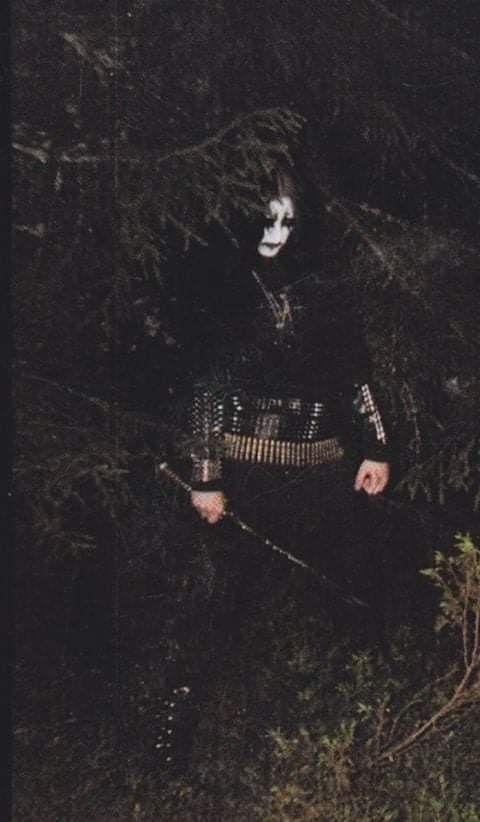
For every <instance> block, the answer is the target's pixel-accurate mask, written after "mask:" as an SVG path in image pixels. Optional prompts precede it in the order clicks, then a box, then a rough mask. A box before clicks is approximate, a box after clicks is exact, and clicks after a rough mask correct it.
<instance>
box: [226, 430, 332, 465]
mask: <svg viewBox="0 0 480 822" xmlns="http://www.w3.org/2000/svg"><path fill="white" fill-rule="evenodd" d="M224 444H225V452H224V453H225V457H227V459H231V460H236V461H238V462H252V463H263V464H267V465H289V466H296V467H302V466H306V465H321V464H322V463H325V462H336V461H337V460H340V459H341V458H342V457H343V454H344V451H343V448H342V447H341V445H340V443H339V441H338V438H337V437H331V438H330V439H328V440H317V441H314V442H310V441H306V442H290V441H288V440H275V439H263V438H261V437H249V436H247V435H246V434H227V433H226V434H224Z"/></svg>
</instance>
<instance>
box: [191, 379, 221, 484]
mask: <svg viewBox="0 0 480 822" xmlns="http://www.w3.org/2000/svg"><path fill="white" fill-rule="evenodd" d="M191 420H192V447H191V459H192V487H193V488H194V490H198V491H199V490H204V491H214V490H220V489H221V487H222V482H221V480H222V454H223V428H224V400H223V397H222V396H220V395H219V394H218V393H217V392H215V391H213V390H212V389H211V388H209V387H208V386H205V385H201V386H197V387H196V388H195V391H194V396H193V404H192V417H191Z"/></svg>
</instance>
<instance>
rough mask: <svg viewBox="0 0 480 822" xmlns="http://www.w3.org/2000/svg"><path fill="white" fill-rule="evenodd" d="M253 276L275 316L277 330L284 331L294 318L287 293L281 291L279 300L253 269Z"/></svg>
mask: <svg viewBox="0 0 480 822" xmlns="http://www.w3.org/2000/svg"><path fill="white" fill-rule="evenodd" d="M252 274H253V277H254V279H255V280H256V282H257V284H258V285H259V286H260V288H261V289H262V291H263V294H264V296H265V299H266V301H267V303H268V306H269V308H270V310H271V312H272V314H273V317H274V320H275V328H277V329H278V330H279V331H283V330H284V329H285V326H286V325H287V323H288V325H289V326H291V324H292V321H293V317H292V309H291V307H290V303H289V301H288V296H287V293H286V292H285V291H281V292H280V293H279V295H278V296H279V299H277V298H276V297H275V295H274V293H273V292H272V291H270V289H268V288H267V287H266V285H265V284H264V283H263V281H262V279H261V278H260V276H259V274H257V272H256V271H255V270H253V269H252Z"/></svg>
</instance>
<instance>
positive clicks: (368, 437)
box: [344, 309, 390, 462]
mask: <svg viewBox="0 0 480 822" xmlns="http://www.w3.org/2000/svg"><path fill="white" fill-rule="evenodd" d="M346 323H347V325H346V327H345V326H344V328H345V339H346V338H348V340H349V343H348V345H347V346H346V349H345V351H346V358H347V360H348V363H347V364H346V372H347V373H349V374H350V377H349V380H348V382H349V385H350V388H349V391H348V392H347V393H348V394H349V396H350V400H349V402H350V403H351V405H350V409H349V412H348V413H349V416H350V419H351V420H352V422H353V428H354V431H355V432H356V439H357V444H358V450H359V456H360V458H361V459H369V460H373V461H375V462H389V460H390V453H389V452H390V448H389V445H390V444H389V441H388V433H387V426H386V424H385V420H384V418H383V416H382V413H381V410H380V408H379V405H378V402H377V399H376V396H375V394H376V392H375V387H374V385H373V380H372V367H371V361H370V355H369V351H368V348H367V345H366V342H365V337H364V334H363V329H362V324H361V321H360V318H359V316H358V313H356V312H352V310H351V309H350V311H349V312H348V313H347V320H346ZM347 328H348V330H347ZM344 356H345V354H344ZM345 400H347V397H345Z"/></svg>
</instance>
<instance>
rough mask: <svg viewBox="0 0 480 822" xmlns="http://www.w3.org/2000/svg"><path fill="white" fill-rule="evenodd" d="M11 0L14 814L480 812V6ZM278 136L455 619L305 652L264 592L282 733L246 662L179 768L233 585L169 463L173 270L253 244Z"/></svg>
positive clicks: (365, 0)
mask: <svg viewBox="0 0 480 822" xmlns="http://www.w3.org/2000/svg"><path fill="white" fill-rule="evenodd" d="M16 5H17V8H16V14H15V21H14V28H15V32H14V57H15V61H16V64H17V66H18V69H17V79H16V85H15V89H14V116H15V124H14V158H15V192H14V210H15V252H16V258H15V259H16V271H15V281H14V290H15V294H14V307H15V347H16V362H15V378H16V397H15V405H16V418H17V422H16V464H15V481H16V497H17V512H18V526H17V534H18V565H17V571H16V580H15V586H16V597H17V602H18V609H17V626H16V630H17V641H18V670H17V686H16V702H17V709H16V737H15V738H16V740H17V750H16V757H17V777H16V797H17V798H16V801H17V811H16V813H17V818H18V819H22V820H23V819H25V820H27V819H35V820H36V821H37V820H38V822H41V820H42V819H45V820H47V819H48V820H51V819H53V818H59V819H60V818H65V819H72V820H73V819H76V818H77V817H78V818H79V819H80V818H81V819H85V818H89V819H92V820H95V822H96V820H99V822H100V820H101V819H105V820H107V819H108V820H110V819H112V818H118V819H125V820H127V819H132V820H135V819H145V820H147V819H161V818H175V817H176V816H177V817H178V808H181V814H182V817H181V818H182V819H185V820H188V819H189V818H191V819H194V818H205V819H209V818H212V819H218V818H225V819H229V818H235V819H242V818H244V819H255V818H259V819H295V818H302V819H303V818H305V819H308V818H312V819H323V818H325V819H332V820H334V819H343V820H347V819H355V820H357V819H365V820H367V819H368V820H370V819H371V820H375V819H392V820H400V819H411V820H412V821H413V820H417V819H422V818H423V819H442V822H443V820H444V819H446V820H448V819H451V820H452V822H453V820H455V821H456V820H459V821H460V820H461V822H474V820H476V819H478V818H479V812H478V807H479V806H480V797H479V796H478V785H477V782H478V780H476V779H475V776H474V773H475V768H474V765H475V761H476V759H475V758H477V759H478V742H477V741H476V740H477V738H478V610H475V608H476V607H477V606H476V604H475V599H474V592H475V591H476V590H478V561H479V560H478V551H477V549H476V548H475V547H474V542H475V540H473V541H471V540H470V539H469V538H467V537H464V538H463V539H462V541H461V542H460V544H459V553H457V554H454V555H453V556H450V555H449V553H448V547H449V538H450V534H451V531H452V530H462V531H466V530H467V529H470V530H471V532H472V534H473V535H474V537H476V536H477V529H478V525H477V516H476V513H475V512H476V511H477V509H478V506H479V504H480V482H479V480H480V476H479V459H478V456H479V453H478V452H479V440H478V404H479V399H480V397H479V376H478V374H479V369H478V366H479V356H478V350H479V347H478V331H477V326H478V316H479V309H480V304H479V296H478V293H479V292H478V286H477V282H476V281H477V269H478V253H479V248H478V236H477V233H476V229H477V228H478V188H479V184H480V169H479V163H478V160H479V158H478V145H477V144H478V120H477V111H478V88H479V83H478V69H477V67H476V62H475V58H476V48H477V43H476V34H475V32H476V30H477V29H478V24H479V11H478V4H477V3H476V2H473V0H472V2H470V1H469V0H468V1H467V2H464V3H462V4H461V8H459V7H458V4H451V3H446V2H443V0H442V2H440V3H439V2H433V0H428V2H426V3H423V4H422V5H421V7H420V6H419V4H418V3H415V2H413V0H402V1H401V2H393V0H383V1H382V2H380V0H358V2H355V3H351V2H349V0H332V2H330V3H328V4H327V3H317V2H311V1H310V0H309V1H308V2H305V3H303V4H301V5H299V4H298V3H293V2H290V0H275V2H273V0H265V2H262V3H260V4H253V8H252V4H251V3H250V2H247V0H236V2H235V3H233V2H230V0H215V2H209V3H203V2H200V0H191V2H188V3H186V2H185V3H182V2H180V3H179V2H177V1H176V0H175V2H170V0H162V2H156V0H125V2H120V0H116V2H115V4H113V6H112V5H111V4H106V5H105V4H104V5H103V6H101V7H99V5H98V3H97V2H95V3H93V2H90V0H83V2H82V3H81V4H80V3H78V2H76V0H61V2H60V3H56V4H55V8H54V9H52V10H49V11H48V13H46V12H45V5H44V4H43V3H41V2H40V0H19V2H17V4H16ZM39 67H40V68H39ZM32 89H34V92H35V93H34V95H32ZM279 158H280V159H282V160H286V161H287V162H290V161H294V162H295V164H296V167H297V168H298V170H299V171H300V173H301V175H302V177H303V179H304V180H305V181H306V183H307V187H308V190H309V192H310V193H311V194H312V202H316V203H317V210H316V211H315V213H314V215H313V217H311V219H312V223H313V224H312V226H311V228H312V235H313V236H314V237H316V238H318V240H319V241H318V249H315V250H317V251H318V255H319V260H320V265H321V266H322V269H323V271H324V272H326V273H327V274H329V275H331V276H332V278H336V277H338V276H341V277H343V278H345V280H346V281H347V282H348V284H349V287H350V289H351V294H352V299H355V301H356V304H357V305H358V306H359V311H360V313H361V316H362V318H363V322H364V327H365V331H366V334H367V339H368V341H369V345H370V349H371V353H372V356H373V359H374V364H375V373H376V379H377V382H378V385H379V389H380V395H381V401H382V404H383V405H384V406H385V409H386V410H387V416H388V417H389V419H390V427H391V433H392V439H393V441H394V444H395V476H394V480H395V483H394V484H395V489H394V490H395V493H394V494H391V495H390V497H388V498H387V500H386V501H385V503H384V504H385V506H388V507H389V509H391V510H392V511H393V512H400V514H399V516H404V523H405V522H406V521H407V520H408V523H409V524H408V526H407V525H405V524H404V526H403V527H404V530H403V531H402V535H401V539H404V542H405V545H403V546H402V551H403V553H402V552H400V555H399V558H392V562H394V561H396V562H398V564H402V563H403V562H404V560H405V558H408V557H409V555H411V554H413V553H414V551H415V546H416V545H418V544H419V543H420V542H421V541H422V540H423V539H425V543H426V544H425V545H422V548H424V549H425V553H427V554H428V552H429V551H430V550H431V547H432V545H437V543H436V539H437V536H439V535H440V536H441V541H440V550H441V553H440V554H438V555H437V559H436V563H435V564H434V566H433V569H432V570H431V571H430V572H429V576H430V578H431V580H432V581H433V583H434V584H435V585H436V586H437V588H438V592H439V596H440V597H441V618H442V620H443V623H444V624H443V626H441V627H442V631H441V632H440V634H439V636H438V637H437V638H433V639H432V637H431V635H430V634H429V630H428V625H426V624H422V623H421V624H420V625H416V626H415V627H414V628H412V629H411V630H412V631H413V634H412V633H410V634H409V633H408V631H405V632H404V633H403V634H402V633H400V635H398V636H397V637H396V639H395V641H393V642H392V647H391V650H390V658H389V661H388V662H387V661H385V659H382V658H377V656H376V655H375V654H374V653H373V652H371V651H368V650H367V651H365V652H362V653H359V652H358V651H356V652H353V651H352V649H351V648H348V647H345V646H339V645H338V644H337V639H336V638H335V637H333V636H331V635H329V634H328V632H326V635H325V638H324V640H323V641H322V647H321V648H318V649H312V648H306V647H305V643H304V639H303V633H302V625H301V624H299V625H294V626H292V631H291V633H289V635H288V636H280V635H278V633H276V630H275V629H276V627H277V628H278V625H276V621H275V619H276V618H275V615H272V624H271V626H270V632H271V636H272V654H271V657H272V658H271V661H270V663H269V665H270V667H269V666H266V667H264V668H262V669H261V670H258V671H254V670H253V668H254V667H255V660H250V659H249V654H248V647H245V648H243V649H242V651H241V654H242V656H241V660H242V662H243V663H245V665H246V666H247V667H248V666H250V668H251V669H252V670H251V671H250V673H251V683H254V685H255V688H256V690H257V691H258V693H262V694H263V695H264V696H265V698H267V697H268V696H269V695H270V694H271V693H272V686H275V687H274V691H275V693H276V696H275V700H276V703H275V704H278V707H279V712H280V713H281V714H282V715H283V716H284V718H285V721H284V724H283V725H282V726H279V727H278V728H272V727H270V728H269V729H267V730H266V734H267V735H266V736H264V737H263V738H262V741H261V744H260V747H258V745H259V743H258V738H257V731H258V728H257V726H256V725H255V722H254V721H253V719H249V718H248V717H247V718H245V706H246V705H248V700H249V699H251V695H252V692H251V687H252V686H249V687H247V686H246V684H245V683H244V682H243V681H242V680H241V679H240V680H239V678H238V672H235V670H233V669H231V670H226V671H225V677H224V679H223V680H222V681H221V682H219V683H218V684H217V691H216V692H213V693H212V694H211V698H210V702H209V707H208V708H207V709H206V712H205V715H204V717H203V718H202V721H201V727H202V728H203V733H204V739H206V740H207V743H206V746H205V747H202V746H201V745H200V742H199V741H198V740H197V743H196V744H197V748H196V749H194V763H195V766H196V770H195V777H194V780H193V781H188V780H187V781H185V782H182V781H181V780H180V779H178V780H176V781H175V779H174V778H173V776H172V775H171V774H170V775H168V774H166V773H165V772H164V771H162V770H161V768H160V767H159V766H158V762H156V761H155V760H154V759H153V758H152V756H153V755H152V751H151V739H150V736H149V734H150V730H151V715H152V711H153V708H152V706H153V705H154V704H156V700H157V699H160V700H163V698H164V696H165V693H166V692H167V691H168V687H169V677H170V674H171V669H172V667H174V666H175V659H176V658H177V655H178V651H179V647H180V646H182V645H184V646H185V647H187V648H188V649H189V650H190V651H191V663H190V665H191V667H190V669H188V670H187V671H186V672H185V673H186V676H187V678H188V677H193V679H194V678H195V674H196V669H195V661H194V659H195V651H196V649H197V644H196V643H198V647H200V645H201V641H200V640H201V637H200V636H198V637H197V636H195V637H191V636H189V635H188V633H189V625H190V624H191V623H189V619H190V620H191V619H192V618H193V617H194V616H195V614H198V613H201V614H204V615H205V614H208V604H209V597H210V596H211V592H212V589H213V588H214V587H215V585H216V584H218V580H217V579H216V576H215V575H216V567H215V562H214V558H212V549H211V545H210V542H209V540H207V539H206V537H205V534H203V535H200V534H199V533H198V531H193V530H192V529H193V527H194V526H193V525H192V521H191V518H190V516H189V512H188V511H187V510H186V503H185V501H184V500H182V499H181V498H176V497H175V496H174V495H173V494H172V491H171V489H170V488H168V487H166V486H162V485H159V484H158V482H155V481H154V480H153V479H152V477H153V471H154V464H155V462H156V461H157V460H159V459H163V458H164V457H165V456H169V454H170V451H169V449H170V448H171V443H172V440H175V439H176V438H178V436H179V428H180V427H181V419H182V413H183V411H184V409H183V394H182V390H183V383H182V379H183V376H182V369H183V367H184V365H185V352H184V348H183V347H182V346H183V337H184V329H183V328H182V325H181V322H179V320H178V317H181V316H182V310H181V309H182V306H178V305H174V302H173V298H172V289H171V284H172V282H174V283H175V282H177V281H179V280H181V279H182V278H183V281H185V277H186V275H187V274H188V276H189V278H190V280H189V281H190V282H191V283H192V284H193V283H194V282H195V275H196V272H198V270H199V268H200V267H204V269H203V270H208V266H209V265H210V264H211V263H212V260H214V259H215V258H216V255H217V248H218V247H222V248H223V247H224V246H226V247H229V248H231V247H235V243H236V242H237V240H238V236H239V231H240V226H241V224H242V222H243V220H244V219H245V218H246V217H249V216H250V215H255V214H256V213H257V212H258V208H259V205H260V203H259V192H260V188H261V186H260V183H261V181H262V179H263V178H264V176H268V175H269V174H270V173H271V170H272V168H273V167H274V165H275V163H276V162H277V161H278V160H279ZM217 263H218V259H217ZM152 500H153V502H152ZM402 512H403V513H402ZM412 512H413V514H412ZM413 515H414V516H417V515H418V518H417V519H416V520H415V522H414V526H413V527H412V526H411V518H412V516H413ZM425 520H428V525H427V526H426V527H424V526H422V525H421V523H422V522H424V521H425ZM192 534H194V540H195V550H192ZM396 545H398V541H397V543H396ZM405 561H406V560H405ZM475 586H477V587H475ZM286 607H287V606H286ZM306 618H307V617H306ZM398 621H400V619H399V620H398ZM455 631H457V634H458V636H460V638H461V639H460V645H459V644H458V643H457V644H455V641H454V639H453V636H454V634H455ZM202 632H204V633H206V632H208V620H207V619H206V620H204V622H203V623H202V625H200V626H199V633H200V634H201V633H202ZM424 632H425V633H426V637H427V638H425V635H424ZM444 634H445V638H444V637H443V635H444ZM203 639H205V636H203ZM420 640H421V641H420ZM422 643H423V644H422ZM418 645H420V647H421V648H422V649H423V656H422V654H421V653H420V651H419V650H417V646H418ZM239 653H240V651H239ZM462 665H463V668H462ZM280 682H281V683H283V684H282V687H280V686H279V685H278V683H280ZM292 695H294V696H292ZM234 697H235V699H234ZM242 700H243V701H242ZM112 706H113V707H112ZM217 714H218V716H220V717H221V718H223V720H224V725H223V726H222V728H221V729H220V728H219V724H217V718H218V717H217ZM99 716H100V717H101V719H99V718H98V717H99ZM132 729H133V730H132ZM476 729H477V733H476V734H475V731H476ZM220 731H221V732H222V733H226V736H225V737H224V738H223V740H222V736H221V733H220ZM267 731H268V733H267ZM249 734H250V736H249ZM249 739H257V741H256V742H255V745H256V746H257V747H255V745H254V746H253V747H252V746H250V747H249V743H248V740H249ZM252 745H253V743H252ZM40 752H42V755H41V756H40V755H39V754H40ZM192 779H193V777H192ZM169 814H170V816H169ZM302 814H304V815H303V816H302ZM189 815H190V816H189Z"/></svg>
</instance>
